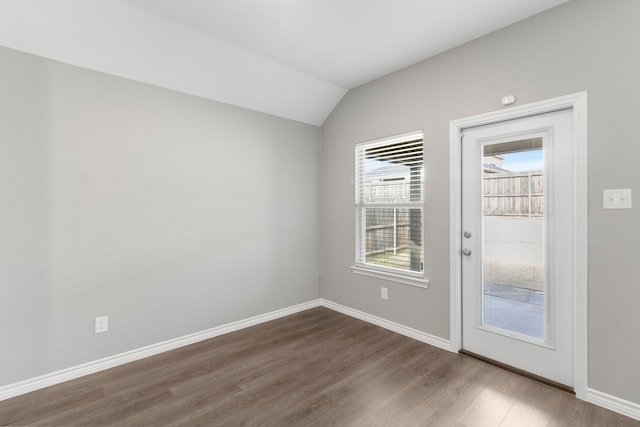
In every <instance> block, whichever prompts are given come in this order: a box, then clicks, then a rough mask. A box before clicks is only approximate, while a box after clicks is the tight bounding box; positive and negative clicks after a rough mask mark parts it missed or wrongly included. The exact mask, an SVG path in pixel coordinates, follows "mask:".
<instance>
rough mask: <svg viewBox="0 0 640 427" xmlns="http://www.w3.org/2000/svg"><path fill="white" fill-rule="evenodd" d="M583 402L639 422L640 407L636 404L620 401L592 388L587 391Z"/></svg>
mask: <svg viewBox="0 0 640 427" xmlns="http://www.w3.org/2000/svg"><path fill="white" fill-rule="evenodd" d="M585 400H586V401H587V402H589V403H593V404H594V405H598V406H602V407H603V408H607V409H610V410H612V411H614V412H618V413H620V414H622V415H626V416H627V417H630V418H633V419H635V420H640V405H639V404H637V403H633V402H630V401H628V400H624V399H620V398H619V397H615V396H612V395H610V394H607V393H603V392H601V391H597V390H594V389H592V388H589V389H587V398H586V399H585Z"/></svg>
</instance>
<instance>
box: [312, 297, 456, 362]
mask: <svg viewBox="0 0 640 427" xmlns="http://www.w3.org/2000/svg"><path fill="white" fill-rule="evenodd" d="M320 305H321V306H323V307H326V308H329V309H331V310H334V311H337V312H339V313H342V314H346V315H347V316H351V317H355V318H356V319H360V320H364V321H365V322H368V323H372V324H374V325H376V326H380V327H381V328H385V329H388V330H390V331H393V332H396V333H398V334H400V335H404V336H406V337H409V338H413V339H415V340H418V341H421V342H423V343H426V344H429V345H432V346H434V347H438V348H441V349H443V350H447V351H454V350H452V348H451V342H450V341H449V340H445V339H444V338H440V337H436V336H435V335H430V334H427V333H425V332H422V331H419V330H417V329H413V328H410V327H408V326H404V325H401V324H399V323H395V322H391V321H389V320H386V319H383V318H381V317H378V316H374V315H372V314H369V313H365V312H364V311H360V310H356V309H353V308H351V307H346V306H344V305H341V304H338V303H335V302H333V301H329V300H326V299H322V300H320Z"/></svg>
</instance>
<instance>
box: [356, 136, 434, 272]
mask: <svg viewBox="0 0 640 427" xmlns="http://www.w3.org/2000/svg"><path fill="white" fill-rule="evenodd" d="M423 181H424V172H423V135H422V132H419V133H418V132H413V133H410V134H404V135H399V136H396V137H393V138H387V139H384V140H378V141H372V142H365V143H361V144H358V145H357V146H356V227H357V229H356V265H355V267H353V271H354V272H356V273H361V274H370V275H374V276H378V277H383V276H384V277H383V278H390V279H393V278H413V279H421V278H422V277H423V265H424V263H423V233H422V222H423V220H422V216H423V215H422V207H423ZM372 273H373V274H372ZM375 273H378V274H375ZM400 281H403V280H400ZM410 284H415V283H410Z"/></svg>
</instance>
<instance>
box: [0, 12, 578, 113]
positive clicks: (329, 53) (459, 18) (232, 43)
mask: <svg viewBox="0 0 640 427" xmlns="http://www.w3.org/2000/svg"><path fill="white" fill-rule="evenodd" d="M566 1H568V0H393V1H392V0H99V1H87V0H2V1H0V45H3V46H7V47H10V48H14V49H18V50H21V51H25V52H29V53H33V54H36V55H40V56H43V57H47V58H51V59H55V60H58V61H62V62H66V63H69V64H73V65H78V66H81V67H85V68H89V69H93V70H98V71H102V72H106V73H110V74H114V75H118V76H122V77H126V78H130V79H134V80H138V81H142V82H146V83H151V84H154V85H157V86H161V87H166V88H169V89H173V90H177V91H180V92H185V93H189V94H193V95H197V96H201V97H205V98H209V99H212V100H216V101H221V102H225V103H229V104H232V105H237V106H240V107H244V108H248V109H251V110H256V111H261V112H265V113H269V114H273V115H276V116H281V117H285V118H288V119H293V120H298V121H301V122H305V123H310V124H314V125H321V124H322V123H323V122H324V120H325V119H326V117H327V116H328V115H329V114H330V112H331V111H332V110H333V108H334V107H335V106H336V105H337V103H338V102H340V99H342V97H343V96H344V94H345V93H346V92H347V91H348V90H349V89H351V88H353V87H356V86H359V85H361V84H363V83H366V82H368V81H371V80H373V79H375V78H377V77H380V76H383V75H385V74H388V73H390V72H392V71H395V70H398V69H401V68H403V67H406V66H408V65H411V64H413V63H416V62H418V61H421V60H423V59H426V58H429V57H431V56H434V55H436V54H438V53H440V52H443V51H445V50H448V49H451V48H453V47H455V46H459V45H461V44H463V43H466V42H468V41H470V40H473V39H475V38H478V37H480V36H482V35H485V34H488V33H490V32H493V31H495V30H497V29H500V28H503V27H505V26H508V25H510V24H513V23H515V22H517V21H520V20H522V19H525V18H527V17H529V16H532V15H535V14H537V13H540V12H542V11H544V10H546V9H549V8H552V7H555V6H557V5H559V4H562V3H565V2H566Z"/></svg>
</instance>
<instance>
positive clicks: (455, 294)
mask: <svg viewBox="0 0 640 427" xmlns="http://www.w3.org/2000/svg"><path fill="white" fill-rule="evenodd" d="M566 108H571V109H572V110H573V153H574V157H573V158H574V165H573V166H574V168H573V170H574V174H575V176H574V177H573V178H574V182H575V185H576V194H575V204H574V218H575V222H574V230H573V231H574V236H575V241H574V247H575V252H574V257H573V269H574V274H573V277H574V281H575V282H574V283H573V288H574V297H575V301H574V304H575V305H574V328H575V330H574V334H573V335H574V343H573V344H574V346H573V350H574V351H573V355H574V363H573V368H574V390H575V392H576V397H578V398H579V399H583V400H585V399H586V398H587V387H588V359H587V350H588V347H587V324H588V323H587V319H588V317H587V247H588V246H587V244H588V240H587V231H588V224H587V93H586V92H579V93H576V94H572V95H567V96H562V97H558V98H553V99H549V100H545V101H540V102H534V103H532V104H527V105H522V106H518V107H513V108H509V109H504V110H499V111H494V112H491V113H486V114H480V115H477V116H473V117H467V118H463V119H459V120H453V121H451V122H450V123H449V162H450V165H449V169H450V177H449V179H450V189H449V194H450V205H449V209H450V218H451V224H450V248H451V249H450V251H451V252H450V262H449V266H450V292H451V294H450V302H451V310H450V313H451V314H450V317H451V319H450V323H451V349H452V350H453V351H458V350H460V349H461V347H462V274H461V270H462V259H461V250H462V246H461V235H462V203H461V198H462V183H461V172H462V166H461V165H462V163H461V155H462V149H461V143H460V135H461V132H462V130H463V129H467V128H471V127H475V126H481V125H486V124H490V123H497V122H502V121H505V120H513V119H518V118H522V117H527V116H532V115H536V114H543V113H548V112H551V111H557V110H562V109H566Z"/></svg>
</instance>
